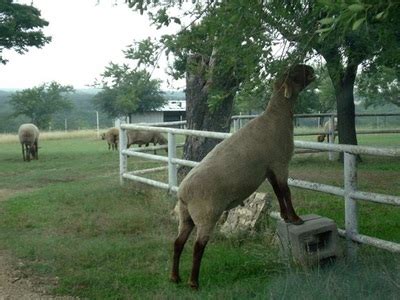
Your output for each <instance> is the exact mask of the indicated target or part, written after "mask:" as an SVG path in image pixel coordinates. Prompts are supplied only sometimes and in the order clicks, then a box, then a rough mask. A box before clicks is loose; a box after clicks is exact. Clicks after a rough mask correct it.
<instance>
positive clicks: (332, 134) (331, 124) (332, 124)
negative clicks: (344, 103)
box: [327, 115, 335, 161]
mask: <svg viewBox="0 0 400 300" xmlns="http://www.w3.org/2000/svg"><path fill="white" fill-rule="evenodd" d="M327 137H328V140H329V144H334V143H335V140H334V139H335V116H334V115H331V116H330V117H329V132H328V135H327ZM334 159H335V152H333V151H329V160H331V161H332V160H334Z"/></svg>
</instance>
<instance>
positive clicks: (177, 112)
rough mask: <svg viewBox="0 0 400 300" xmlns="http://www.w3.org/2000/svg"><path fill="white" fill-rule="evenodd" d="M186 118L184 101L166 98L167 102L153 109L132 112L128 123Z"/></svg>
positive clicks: (119, 120) (117, 122) (172, 120)
mask: <svg viewBox="0 0 400 300" xmlns="http://www.w3.org/2000/svg"><path fill="white" fill-rule="evenodd" d="M121 119H123V121H124V122H125V118H119V119H117V120H116V121H115V126H117V127H118V126H119V124H120V122H121ZM182 120H186V101H185V100H168V103H167V104H165V105H164V106H162V107H160V108H159V109H157V110H155V111H149V112H145V113H134V114H131V115H130V116H129V121H130V122H129V123H160V122H174V121H182Z"/></svg>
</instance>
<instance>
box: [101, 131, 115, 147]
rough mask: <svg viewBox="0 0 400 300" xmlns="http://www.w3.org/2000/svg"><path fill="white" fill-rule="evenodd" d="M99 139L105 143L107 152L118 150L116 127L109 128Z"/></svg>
mask: <svg viewBox="0 0 400 300" xmlns="http://www.w3.org/2000/svg"><path fill="white" fill-rule="evenodd" d="M101 139H102V140H106V141H107V144H108V150H111V149H112V150H118V141H119V129H118V128H116V127H113V128H110V129H109V130H107V132H106V133H103V134H102V135H101Z"/></svg>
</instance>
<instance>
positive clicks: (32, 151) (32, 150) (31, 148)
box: [28, 144, 36, 158]
mask: <svg viewBox="0 0 400 300" xmlns="http://www.w3.org/2000/svg"><path fill="white" fill-rule="evenodd" d="M28 155H30V156H32V158H34V157H35V155H36V145H35V144H32V145H30V146H29V149H28Z"/></svg>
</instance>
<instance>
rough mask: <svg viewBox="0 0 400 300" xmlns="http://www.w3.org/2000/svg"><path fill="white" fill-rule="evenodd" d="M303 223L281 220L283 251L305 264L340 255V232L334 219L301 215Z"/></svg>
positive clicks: (280, 229) (279, 226)
mask: <svg viewBox="0 0 400 300" xmlns="http://www.w3.org/2000/svg"><path fill="white" fill-rule="evenodd" d="M301 218H302V219H303V220H304V224H302V225H293V224H290V223H285V222H284V221H283V220H279V221H278V223H277V229H278V235H279V238H280V240H281V245H282V250H283V253H284V254H285V255H286V256H288V257H290V255H291V256H292V257H293V259H294V260H295V261H296V262H298V263H300V264H305V265H313V264H316V263H318V262H319V261H320V260H322V259H325V258H329V257H336V256H338V255H339V245H338V232H337V227H336V224H335V222H334V221H333V220H331V219H328V218H325V217H321V216H318V215H314V214H311V215H304V216H301Z"/></svg>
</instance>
